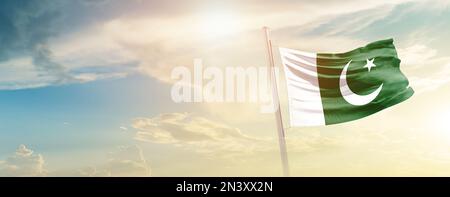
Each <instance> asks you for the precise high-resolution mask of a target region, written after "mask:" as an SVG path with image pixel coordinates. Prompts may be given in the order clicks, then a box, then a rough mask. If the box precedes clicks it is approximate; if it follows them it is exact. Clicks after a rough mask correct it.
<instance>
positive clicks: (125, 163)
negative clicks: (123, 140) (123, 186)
mask: <svg viewBox="0 0 450 197" xmlns="http://www.w3.org/2000/svg"><path fill="white" fill-rule="evenodd" d="M79 173H80V175H81V176H97V177H98V176H113V177H124V176H132V177H137V176H138V177H141V176H143V177H145V176H151V167H150V165H149V164H148V162H147V160H146V159H145V157H144V154H143V152H142V149H141V148H140V147H139V146H137V145H132V146H121V147H119V148H118V150H117V151H115V152H111V153H110V155H109V160H108V162H107V163H106V164H105V165H101V166H95V167H88V168H84V169H81V170H79Z"/></svg>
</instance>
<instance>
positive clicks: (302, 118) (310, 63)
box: [280, 48, 325, 127]
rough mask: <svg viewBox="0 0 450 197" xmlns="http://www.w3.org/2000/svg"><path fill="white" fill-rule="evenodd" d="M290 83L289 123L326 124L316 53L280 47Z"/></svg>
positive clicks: (301, 124) (288, 88)
mask: <svg viewBox="0 0 450 197" xmlns="http://www.w3.org/2000/svg"><path fill="white" fill-rule="evenodd" d="M280 55H281V61H282V63H283V66H284V73H285V76H286V82H287V92H288V100H289V116H290V125H291V126H292V127H294V126H319V125H325V116H324V113H323V106H322V98H321V97H320V88H319V78H318V75H317V58H316V57H317V55H316V54H315V53H307V52H302V51H297V50H293V49H286V48H280Z"/></svg>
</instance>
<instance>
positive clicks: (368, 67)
mask: <svg viewBox="0 0 450 197" xmlns="http://www.w3.org/2000/svg"><path fill="white" fill-rule="evenodd" d="M373 60H375V58H373V59H372V60H369V59H367V60H366V61H367V62H366V65H365V66H364V68H367V69H369V72H370V69H371V68H372V67H377V66H376V65H375V64H374V63H373Z"/></svg>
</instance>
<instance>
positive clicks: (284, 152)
mask: <svg viewBox="0 0 450 197" xmlns="http://www.w3.org/2000/svg"><path fill="white" fill-rule="evenodd" d="M263 31H264V36H265V39H266V47H267V54H268V57H269V66H270V73H271V74H270V82H271V83H270V84H271V86H272V96H273V104H274V106H275V110H276V111H275V118H276V121H277V129H278V143H279V145H280V156H281V165H282V167H283V175H284V176H286V177H287V176H289V162H288V156H287V149H286V137H285V132H284V127H283V119H282V116H281V110H280V99H279V97H278V86H277V79H276V76H275V62H274V57H273V51H272V41H271V40H270V29H269V28H268V27H263Z"/></svg>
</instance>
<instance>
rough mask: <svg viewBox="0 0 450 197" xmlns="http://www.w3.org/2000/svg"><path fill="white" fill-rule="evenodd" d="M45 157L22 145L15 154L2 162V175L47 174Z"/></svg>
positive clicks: (0, 168) (0, 166) (0, 172)
mask: <svg viewBox="0 0 450 197" xmlns="http://www.w3.org/2000/svg"><path fill="white" fill-rule="evenodd" d="M46 174H47V170H46V169H45V161H44V157H43V156H42V155H41V154H35V153H33V150H31V149H28V148H27V147H26V146H25V145H23V144H22V145H20V146H19V148H17V150H16V152H15V153H14V155H13V156H11V157H8V158H7V159H6V160H4V161H1V162H0V176H45V175H46Z"/></svg>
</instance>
